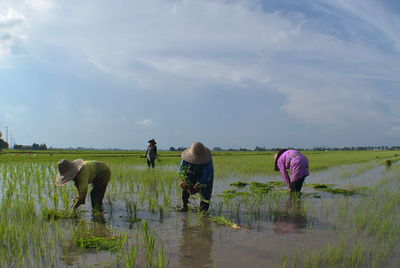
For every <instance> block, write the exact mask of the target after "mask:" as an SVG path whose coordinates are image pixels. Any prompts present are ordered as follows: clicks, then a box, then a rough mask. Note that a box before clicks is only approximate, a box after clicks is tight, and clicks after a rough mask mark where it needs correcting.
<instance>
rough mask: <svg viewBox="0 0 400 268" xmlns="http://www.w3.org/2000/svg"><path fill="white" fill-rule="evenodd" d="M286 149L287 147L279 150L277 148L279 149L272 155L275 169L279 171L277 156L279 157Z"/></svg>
mask: <svg viewBox="0 0 400 268" xmlns="http://www.w3.org/2000/svg"><path fill="white" fill-rule="evenodd" d="M286 151H287V149H281V150H279V151H278V152H277V153H276V154H275V155H274V159H275V164H274V167H275V171H279V167H278V159H279V157H281V155H282V154H283V153H284V152H286Z"/></svg>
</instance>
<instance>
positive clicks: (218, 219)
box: [210, 216, 240, 229]
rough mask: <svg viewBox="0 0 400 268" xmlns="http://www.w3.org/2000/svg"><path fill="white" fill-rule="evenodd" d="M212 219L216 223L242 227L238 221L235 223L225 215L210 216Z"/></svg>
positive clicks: (236, 227) (234, 227) (237, 227)
mask: <svg viewBox="0 0 400 268" xmlns="http://www.w3.org/2000/svg"><path fill="white" fill-rule="evenodd" d="M210 220H211V221H213V222H215V223H216V224H219V225H223V226H227V227H230V228H233V229H240V226H239V225H237V224H236V223H233V222H232V221H231V220H230V219H228V218H227V217H225V216H215V217H211V218H210Z"/></svg>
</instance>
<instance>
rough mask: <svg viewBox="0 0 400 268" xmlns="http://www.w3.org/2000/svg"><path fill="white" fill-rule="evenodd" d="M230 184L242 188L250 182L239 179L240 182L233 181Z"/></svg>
mask: <svg viewBox="0 0 400 268" xmlns="http://www.w3.org/2000/svg"><path fill="white" fill-rule="evenodd" d="M229 185H230V186H235V187H239V188H241V187H245V186H247V185H248V183H247V182H241V181H238V182H233V183H231V184H229Z"/></svg>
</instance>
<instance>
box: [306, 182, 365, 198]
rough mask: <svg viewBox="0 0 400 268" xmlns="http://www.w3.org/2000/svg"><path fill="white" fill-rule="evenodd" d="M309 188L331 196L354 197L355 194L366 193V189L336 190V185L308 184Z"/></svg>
mask: <svg viewBox="0 0 400 268" xmlns="http://www.w3.org/2000/svg"><path fill="white" fill-rule="evenodd" d="M307 186H309V187H311V188H314V189H315V190H319V191H324V192H328V193H331V194H343V195H354V194H363V193H365V191H366V188H357V189H343V188H334V186H335V185H334V184H322V183H311V184H307Z"/></svg>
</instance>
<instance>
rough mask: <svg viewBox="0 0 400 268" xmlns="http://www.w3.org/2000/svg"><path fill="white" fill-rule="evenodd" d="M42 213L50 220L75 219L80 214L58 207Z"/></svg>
mask: <svg viewBox="0 0 400 268" xmlns="http://www.w3.org/2000/svg"><path fill="white" fill-rule="evenodd" d="M42 214H43V216H44V217H45V218H47V219H49V220H56V219H75V218H78V216H79V215H78V214H77V213H76V212H74V211H70V210H63V211H59V210H56V209H45V210H43V211H42Z"/></svg>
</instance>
